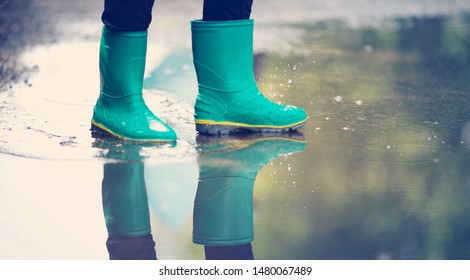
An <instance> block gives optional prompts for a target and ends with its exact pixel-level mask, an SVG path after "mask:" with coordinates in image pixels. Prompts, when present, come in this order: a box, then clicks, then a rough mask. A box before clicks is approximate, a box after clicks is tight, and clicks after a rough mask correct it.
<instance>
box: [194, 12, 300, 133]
mask: <svg viewBox="0 0 470 280" xmlns="http://www.w3.org/2000/svg"><path fill="white" fill-rule="evenodd" d="M191 30H192V49H193V59H194V66H195V69H196V74H197V79H198V85H199V93H198V96H197V99H196V104H195V122H196V130H197V131H198V132H200V133H203V134H228V133H230V132H232V131H237V130H251V131H260V132H265V131H269V132H286V131H292V130H296V129H298V128H300V127H302V126H303V125H304V124H305V121H306V120H307V115H306V113H305V111H304V110H303V109H301V108H298V107H295V106H284V105H281V104H277V103H275V102H271V101H270V100H268V99H267V98H265V97H264V95H263V94H262V93H261V92H259V90H258V87H257V85H256V81H255V77H254V70H253V20H233V21H202V20H195V21H191Z"/></svg>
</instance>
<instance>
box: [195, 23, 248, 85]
mask: <svg viewBox="0 0 470 280" xmlns="http://www.w3.org/2000/svg"><path fill="white" fill-rule="evenodd" d="M191 31H192V50H193V58H194V66H195V69H196V74H197V79H198V84H199V87H200V89H201V88H208V89H212V90H216V91H221V92H236V91H240V90H243V89H245V88H247V87H249V86H251V85H253V84H255V78H254V71H253V20H230V21H202V20H195V21H191Z"/></svg>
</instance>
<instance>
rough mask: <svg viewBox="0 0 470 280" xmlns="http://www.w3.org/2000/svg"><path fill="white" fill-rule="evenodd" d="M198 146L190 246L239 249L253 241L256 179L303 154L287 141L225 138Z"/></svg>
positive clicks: (297, 145)
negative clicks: (285, 158)
mask: <svg viewBox="0 0 470 280" xmlns="http://www.w3.org/2000/svg"><path fill="white" fill-rule="evenodd" d="M198 145H199V151H200V153H199V157H198V164H199V174H200V175H199V184H198V189H197V193H196V199H195V203H194V218H193V222H194V225H193V242H194V243H197V244H202V245H206V246H238V245H242V244H247V243H250V242H251V241H252V240H253V239H254V229H253V186H254V182H255V178H256V175H257V174H258V172H259V170H261V168H263V166H265V165H266V164H267V163H269V162H270V161H271V160H273V159H275V158H277V157H279V156H280V155H285V154H290V153H294V152H299V151H302V150H303V149H304V147H305V142H303V141H299V140H294V139H292V138H287V137H286V138H258V139H245V140H240V139H233V138H230V139H225V140H215V141H214V140H212V142H204V141H201V140H200V138H198Z"/></svg>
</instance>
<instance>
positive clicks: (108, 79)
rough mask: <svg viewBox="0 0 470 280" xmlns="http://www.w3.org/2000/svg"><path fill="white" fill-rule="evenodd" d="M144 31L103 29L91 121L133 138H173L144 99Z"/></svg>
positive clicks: (163, 139)
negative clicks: (96, 91) (98, 81)
mask: <svg viewBox="0 0 470 280" xmlns="http://www.w3.org/2000/svg"><path fill="white" fill-rule="evenodd" d="M146 52H147V31H138V32H130V31H129V32H112V31H110V30H109V29H108V28H107V27H104V28H103V33H102V36H101V45H100V74H101V92H100V96H99V98H98V101H97V102H96V105H95V108H94V111H93V118H92V121H91V122H92V124H93V125H95V126H97V127H99V128H101V129H103V130H105V131H106V132H108V133H110V134H112V135H115V136H118V137H121V138H124V139H130V140H135V141H174V140H176V134H175V132H174V131H173V129H172V128H171V127H169V126H168V125H167V124H166V123H164V122H162V121H161V120H160V119H159V118H158V117H156V116H155V115H154V114H153V113H152V112H151V111H150V109H149V108H148V107H147V105H146V104H145V102H144V99H143V96H142V83H143V78H144V70H145V59H146Z"/></svg>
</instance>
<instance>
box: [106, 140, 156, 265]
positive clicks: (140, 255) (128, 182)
mask: <svg viewBox="0 0 470 280" xmlns="http://www.w3.org/2000/svg"><path fill="white" fill-rule="evenodd" d="M132 148H133V147H128V150H126V152H129V153H134V152H135V153H137V154H138V151H139V150H140V149H139V147H138V146H136V147H135V151H132V150H131V149H132ZM113 154H117V155H119V154H120V153H119V151H113ZM137 157H138V156H137V155H136V156H133V157H132V158H133V159H129V160H124V161H120V162H117V163H107V164H105V165H104V176H103V183H102V198H103V211H104V217H105V221H106V228H107V230H108V240H107V242H106V246H107V248H108V251H109V256H110V259H156V252H155V242H154V241H153V239H152V235H151V233H150V232H151V230H150V214H149V207H148V201H147V192H146V188H145V179H144V164H143V162H142V161H140V160H137V159H136V158H137Z"/></svg>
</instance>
